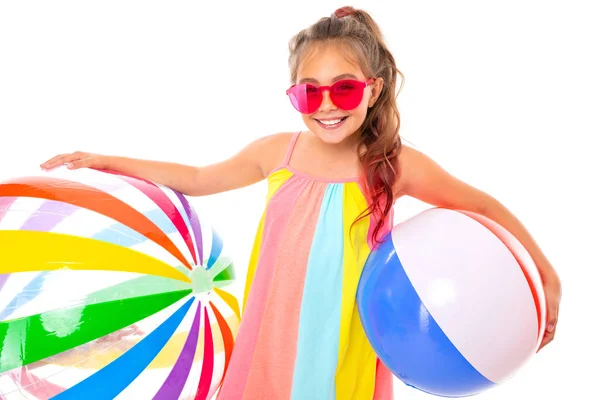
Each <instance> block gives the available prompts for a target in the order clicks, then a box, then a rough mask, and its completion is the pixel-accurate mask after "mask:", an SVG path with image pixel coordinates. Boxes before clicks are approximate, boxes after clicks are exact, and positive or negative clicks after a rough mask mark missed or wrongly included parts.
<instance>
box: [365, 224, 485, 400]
mask: <svg viewBox="0 0 600 400" xmlns="http://www.w3.org/2000/svg"><path fill="white" fill-rule="evenodd" d="M389 236H390V235H389V234H388V237H386V238H385V239H384V241H383V243H382V244H381V245H380V246H379V247H378V248H377V249H375V250H374V251H373V253H375V252H379V253H380V254H372V255H371V257H369V259H368V260H367V263H366V264H365V267H364V270H363V276H362V278H361V281H360V287H359V290H358V297H357V304H358V307H359V310H360V314H361V319H362V323H363V326H364V328H365V332H366V334H367V337H368V338H369V340H370V342H371V344H372V345H373V347H374V349H375V351H376V352H377V354H378V356H379V358H380V359H381V361H382V362H383V363H384V364H385V365H386V366H387V367H388V369H389V370H390V371H393V372H394V374H395V375H396V376H397V377H398V378H399V379H401V380H402V381H403V382H404V383H405V384H407V385H408V386H412V387H417V386H418V388H419V390H422V391H424V392H427V393H430V394H436V395H442V394H443V396H444V397H460V396H464V394H465V393H466V392H471V393H473V392H481V391H484V390H487V389H489V388H491V387H492V386H494V385H495V383H494V382H492V381H490V380H489V379H487V378H486V377H485V376H483V375H482V374H481V373H480V372H479V371H477V370H476V369H475V367H473V365H471V363H469V361H467V360H466V359H465V357H464V356H463V355H462V354H461V353H460V351H459V350H458V349H457V348H456V347H455V346H454V344H453V343H452V341H451V340H450V339H449V338H448V337H447V336H446V335H445V334H444V331H443V329H442V328H441V327H440V326H439V325H438V324H437V322H436V320H435V318H434V317H433V316H432V315H431V314H430V313H429V311H428V310H427V307H425V305H424V304H423V302H422V301H421V299H420V297H419V295H418V294H417V292H416V290H415V288H414V287H413V285H412V284H411V282H410V278H409V277H408V276H407V275H406V272H405V271H404V268H403V267H402V263H401V261H400V259H399V258H398V256H397V254H396V250H395V248H394V244H393V241H392V240H391V238H390V237H389ZM381 260H386V261H387V263H389V264H390V265H389V268H385V274H382V273H381V271H383V270H384V269H383V268H379V269H378V268H377V267H378V264H380V263H381ZM390 281H392V282H395V289H394V294H393V295H391V294H390V293H389V282H390ZM366 299H368V301H367V300H366ZM416 337H417V338H419V340H418V341H415V338H416ZM378 338H384V339H383V340H380V339H378ZM415 342H416V343H418V346H419V347H418V349H415V348H414V346H415Z"/></svg>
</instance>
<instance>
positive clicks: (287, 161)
mask: <svg viewBox="0 0 600 400" xmlns="http://www.w3.org/2000/svg"><path fill="white" fill-rule="evenodd" d="M301 133H302V131H298V132H296V133H294V136H292V140H290V144H289V146H288V150H287V154H286V155H285V159H284V160H283V163H282V167H283V168H285V167H288V166H289V164H290V160H291V159H292V153H293V152H294V147H296V142H297V141H298V137H299V136H300V134H301Z"/></svg>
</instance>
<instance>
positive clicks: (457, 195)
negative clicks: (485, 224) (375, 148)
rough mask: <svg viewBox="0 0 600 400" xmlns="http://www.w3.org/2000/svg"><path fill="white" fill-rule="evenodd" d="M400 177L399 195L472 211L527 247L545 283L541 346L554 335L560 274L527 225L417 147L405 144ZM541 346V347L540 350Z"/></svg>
mask: <svg viewBox="0 0 600 400" xmlns="http://www.w3.org/2000/svg"><path fill="white" fill-rule="evenodd" d="M399 165H400V170H399V172H400V177H399V179H398V181H397V183H396V187H395V193H396V198H398V197H401V196H404V195H406V196H410V197H414V198H416V199H419V200H421V201H423V202H425V203H428V204H431V205H432V206H435V207H441V208H448V209H457V210H465V211H471V212H474V213H477V214H480V215H483V216H484V217H487V218H489V219H491V220H493V221H495V222H496V223H498V224H500V225H502V226H503V227H504V228H505V229H506V230H508V231H509V232H510V233H511V234H512V235H513V236H514V237H515V238H516V239H517V240H519V242H521V244H522V245H523V246H524V247H525V248H526V249H527V251H528V252H529V254H530V255H531V257H532V259H533V261H534V262H535V264H536V266H537V268H538V270H539V272H540V275H541V277H542V282H543V285H544V293H545V295H546V302H547V312H548V322H547V325H546V333H545V335H544V339H543V341H542V344H541V346H540V349H539V350H541V349H542V348H543V347H544V346H546V345H547V344H548V343H550V342H551V341H552V340H553V339H554V333H555V328H556V323H557V321H558V311H559V305H560V300H561V296H562V289H561V282H560V278H559V277H558V274H557V273H556V271H555V270H554V268H553V267H552V265H551V264H550V261H549V260H548V258H547V257H546V256H545V255H544V253H543V252H542V250H541V249H540V247H539V246H538V244H537V243H536V241H535V240H534V239H533V237H532V236H531V234H530V233H529V232H528V231H527V229H526V228H525V226H523V224H522V223H521V222H520V221H519V220H518V219H517V217H515V216H514V215H513V214H512V213H511V212H510V211H509V210H508V209H507V208H506V207H505V206H504V205H503V204H502V203H500V202H499V201H498V200H496V199H495V198H494V197H492V196H490V195H489V194H487V193H485V192H483V191H481V190H479V189H476V188H474V187H472V186H470V185H468V184H467V183H465V182H462V181H461V180H459V179H457V178H455V177H454V176H452V175H451V174H450V173H448V172H447V171H446V170H444V169H443V168H442V167H441V166H440V165H438V164H437V163H436V162H435V161H433V160H432V159H431V158H429V157H428V156H426V155H425V154H423V153H421V152H420V151H418V150H415V149H413V148H410V147H408V146H403V147H402V151H401V153H400V157H399ZM539 350H538V351H539Z"/></svg>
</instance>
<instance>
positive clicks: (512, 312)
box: [357, 208, 546, 397]
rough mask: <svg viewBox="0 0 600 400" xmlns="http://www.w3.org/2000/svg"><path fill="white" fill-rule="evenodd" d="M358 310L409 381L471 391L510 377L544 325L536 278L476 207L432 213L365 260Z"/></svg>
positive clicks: (526, 259)
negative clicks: (463, 210) (461, 210)
mask: <svg viewBox="0 0 600 400" xmlns="http://www.w3.org/2000/svg"><path fill="white" fill-rule="evenodd" d="M357 302H358V310H359V314H360V317H361V321H362V323H363V326H364V329H365V331H366V334H367V337H368V339H369V341H370V343H371V345H372V346H373V348H374V350H375V352H376V353H377V355H378V357H379V358H380V359H381V361H382V362H383V363H384V364H385V365H386V366H387V367H388V369H389V370H390V371H392V372H393V373H394V375H395V376H396V377H398V378H399V379H400V380H402V381H403V382H404V383H405V384H407V385H409V386H412V387H414V388H416V389H419V390H421V391H424V392H427V393H430V394H434V395H438V396H443V397H462V396H470V395H474V394H477V393H480V392H482V391H485V390H488V389H490V388H492V387H494V386H495V385H498V384H500V383H502V382H504V381H506V380H507V379H509V378H510V377H512V376H513V375H514V374H515V373H516V372H517V371H518V370H519V369H520V368H521V367H522V366H523V365H524V364H525V363H526V362H527V361H528V360H529V359H530V358H531V357H532V356H533V355H534V354H535V352H536V351H537V349H538V348H539V346H540V344H541V341H542V338H543V334H544V328H545V323H546V322H545V321H546V302H545V298H544V292H543V288H542V282H541V278H540V275H539V273H538V271H537V268H536V266H535V265H534V263H533V261H532V259H531V257H530V256H529V254H528V252H527V251H526V250H525V248H524V247H523V246H522V245H521V244H520V243H519V242H518V241H517V240H516V239H515V238H514V237H513V236H512V235H511V234H510V233H509V232H508V231H506V230H505V229H504V228H502V227H501V226H499V225H498V224H496V223H494V222H493V221H491V220H489V219H487V218H484V217H482V216H480V215H477V214H473V213H470V212H460V211H454V210H449V209H443V208H432V209H429V210H426V211H424V212H422V213H420V214H418V215H416V216H414V217H412V218H410V219H408V220H406V221H404V222H402V223H400V224H398V225H396V226H395V227H394V229H393V230H392V232H391V233H390V234H388V235H387V236H386V237H385V238H384V241H383V243H382V244H381V245H380V246H379V247H377V248H376V250H375V251H374V252H373V253H372V254H371V255H370V256H369V259H368V261H367V263H366V265H365V268H364V271H363V274H362V276H361V279H360V283H359V288H358V294H357Z"/></svg>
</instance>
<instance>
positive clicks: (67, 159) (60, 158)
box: [40, 151, 89, 170]
mask: <svg viewBox="0 0 600 400" xmlns="http://www.w3.org/2000/svg"><path fill="white" fill-rule="evenodd" d="M85 158H89V154H87V153H84V152H81V151H76V152H74V153H65V154H59V155H57V156H56V157H53V158H51V159H49V160H48V161H46V162H45V163H43V164H41V165H40V167H41V168H42V169H46V170H49V169H52V168H56V167H58V166H61V165H65V164H73V163H75V162H77V161H79V160H81V159H85ZM67 167H68V165H67ZM78 168H81V167H78Z"/></svg>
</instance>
